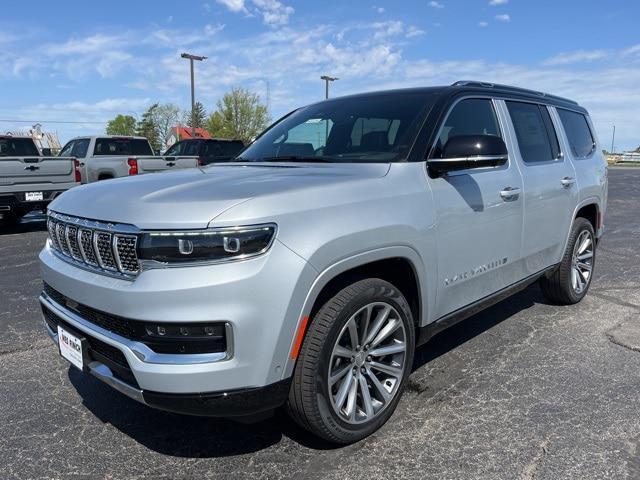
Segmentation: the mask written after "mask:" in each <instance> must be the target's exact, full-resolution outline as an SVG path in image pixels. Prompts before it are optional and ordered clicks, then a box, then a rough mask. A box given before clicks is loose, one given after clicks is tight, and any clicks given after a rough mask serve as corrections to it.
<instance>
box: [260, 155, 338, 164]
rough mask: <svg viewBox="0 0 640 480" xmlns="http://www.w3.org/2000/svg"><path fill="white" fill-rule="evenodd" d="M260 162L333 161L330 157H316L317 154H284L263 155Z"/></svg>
mask: <svg viewBox="0 0 640 480" xmlns="http://www.w3.org/2000/svg"><path fill="white" fill-rule="evenodd" d="M257 161H259V162H322V163H331V162H332V161H333V159H332V158H330V157H315V156H308V157H307V156H302V155H282V156H280V157H262V158H261V159H259V160H257Z"/></svg>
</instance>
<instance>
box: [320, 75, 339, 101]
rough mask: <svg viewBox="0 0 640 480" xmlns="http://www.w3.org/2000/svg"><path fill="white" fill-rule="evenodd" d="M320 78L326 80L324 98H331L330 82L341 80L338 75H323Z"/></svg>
mask: <svg viewBox="0 0 640 480" xmlns="http://www.w3.org/2000/svg"><path fill="white" fill-rule="evenodd" d="M320 80H324V98H325V99H327V98H329V82H333V81H335V80H339V78H338V77H330V76H329V75H322V76H321V77H320Z"/></svg>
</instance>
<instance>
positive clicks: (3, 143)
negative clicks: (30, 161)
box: [0, 138, 40, 157]
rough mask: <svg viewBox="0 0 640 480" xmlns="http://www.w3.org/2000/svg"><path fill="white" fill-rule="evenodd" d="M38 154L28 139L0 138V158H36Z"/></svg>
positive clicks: (33, 144) (31, 141)
mask: <svg viewBox="0 0 640 480" xmlns="http://www.w3.org/2000/svg"><path fill="white" fill-rule="evenodd" d="M38 156H40V152H39V151H38V149H37V148H36V145H35V143H33V140H31V139H30V138H0V157H38Z"/></svg>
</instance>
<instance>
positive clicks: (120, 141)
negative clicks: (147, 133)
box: [93, 138, 153, 155]
mask: <svg viewBox="0 0 640 480" xmlns="http://www.w3.org/2000/svg"><path fill="white" fill-rule="evenodd" d="M93 154H94V155H153V151H152V150H151V146H150V145H149V142H148V141H147V140H145V139H143V138H98V139H97V140H96V146H95V149H94V151H93Z"/></svg>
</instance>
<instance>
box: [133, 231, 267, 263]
mask: <svg viewBox="0 0 640 480" xmlns="http://www.w3.org/2000/svg"><path fill="white" fill-rule="evenodd" d="M275 233H276V226H275V225H274V224H268V225H252V226H246V227H233V228H214V229H208V230H196V231H184V232H178V231H163V232H147V233H144V234H143V235H142V237H141V240H140V245H139V247H138V249H139V250H138V254H139V256H140V259H141V260H143V261H144V260H154V261H156V262H162V263H180V264H184V263H194V262H196V263H207V262H221V261H230V260H241V259H245V258H250V257H254V256H256V255H261V254H263V253H265V252H266V251H267V250H269V247H270V246H271V244H272V243H273V239H274V237H275Z"/></svg>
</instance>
